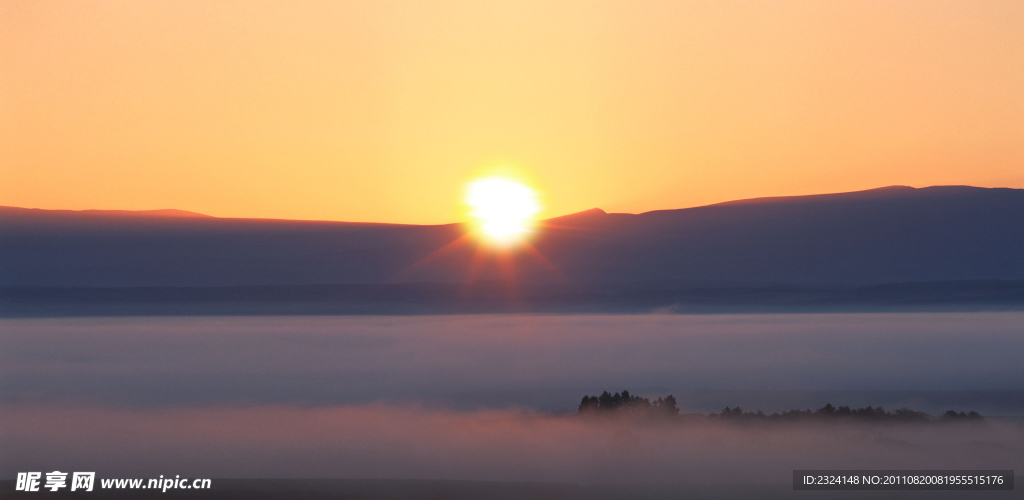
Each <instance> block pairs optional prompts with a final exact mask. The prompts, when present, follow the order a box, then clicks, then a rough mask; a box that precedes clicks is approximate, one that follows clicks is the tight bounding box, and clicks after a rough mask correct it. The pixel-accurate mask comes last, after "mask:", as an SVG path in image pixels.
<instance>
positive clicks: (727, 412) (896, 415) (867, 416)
mask: <svg viewBox="0 0 1024 500" xmlns="http://www.w3.org/2000/svg"><path fill="white" fill-rule="evenodd" d="M709 417H711V418H715V417H717V418H725V419H741V418H742V419H760V418H767V419H777V420H797V419H805V418H850V419H861V420H887V421H900V422H914V421H919V422H920V421H926V420H928V414H927V413H924V412H920V411H915V410H911V409H909V408H899V409H897V410H893V411H887V410H886V409H885V408H882V407H881V406H879V407H877V408H875V407H873V406H866V407H864V408H850V407H849V406H840V407H838V408H836V407H835V406H832V403H829V404H826V405H825V406H823V407H821V408H819V409H817V410H810V409H807V410H789V411H786V412H782V413H777V412H776V413H772V414H771V415H766V414H765V413H763V412H761V411H760V410H758V411H757V412H756V413H754V412H744V411H743V409H742V408H740V407H738V406H737V407H736V408H729V407H728V406H727V407H725V409H724V410H722V412H721V413H712V414H711V415H709Z"/></svg>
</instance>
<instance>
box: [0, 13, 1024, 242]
mask: <svg viewBox="0 0 1024 500" xmlns="http://www.w3.org/2000/svg"><path fill="white" fill-rule="evenodd" d="M1022 27H1024V2H1021V1H1020V0H1007V1H998V2H985V1H979V0H967V1H958V2H957V1H954V2H951V1H938V0H936V1H898V2H897V1H891V0H885V1H875V2H872V1H862V0H857V1H848V2H839V1H824V0H822V1H806V0H800V1H792V2H787V1H774V0H773V1H767V2H759V1H754V0H742V1H735V2H725V1H706V2H688V1H671V2H670V1H647V2H642V1H630V2H622V1H615V2H600V1H594V0H587V1H579V2H572V1H564V2H551V1H549V0H537V1H533V0H516V1H508V2H488V1H483V0H466V1H453V2H447V1H446V2H441V1H438V2H434V1H427V2H424V1H415V2H413V1H408V2H405V1H386V2H385V1H363V2H336V1H323V2H314V1H311V2H293V1H280V2H274V1H259V2H256V1H253V2H247V1H237V2H236V1H222V2H209V1H205V0H204V1H191V0H168V1H157V0H154V1H144V2H140V1H137V0H130V1H123V2H113V1H111V2H101V1H79V2H61V1H53V2H25V1H14V0H0V205H14V206H24V207H38V208H69V209H85V208H100V209H156V208H179V209H184V210H192V211H196V212H202V213H206V214H211V215H217V216H225V217H275V218H301V219H334V220H351V221H381V222H409V223H442V222H452V221H455V220H461V219H463V218H464V209H463V207H462V206H461V204H460V199H461V193H462V189H463V185H464V184H465V183H466V182H467V181H468V180H469V179H471V178H472V177H473V176H475V175H478V173H479V172H482V171H486V170H487V169H489V168H491V167H494V166H500V165H506V166H511V167H513V168H517V169H519V173H520V175H523V176H526V177H528V178H530V179H532V181H533V183H534V184H535V186H536V187H537V188H538V189H540V190H541V191H542V194H543V202H544V204H545V212H544V213H543V214H542V215H545V216H553V215H560V214H564V213H569V212H575V211H579V210H584V209H587V208H592V207H601V208H604V209H605V210H608V211H626V212H641V211H646V210H652V209H662V208H681V207H687V206H695V205H702V204H708V203H714V202H719V201H726V200H731V199H737V198H748V197H757V196H774V195H796V194H810V193H823V192H837V191H850V190H857V189H866V188H873V187H879V186H885V185H892V184H905V185H911V186H918V187H920V186H927V185H935V184H970V185H976V186H991V187H995V186H1007V187H1017V188H1024V28H1022Z"/></svg>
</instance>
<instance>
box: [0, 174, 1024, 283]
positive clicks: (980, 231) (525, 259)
mask: <svg viewBox="0 0 1024 500" xmlns="http://www.w3.org/2000/svg"><path fill="white" fill-rule="evenodd" d="M186 214H191V213H189V212H186ZM465 231H466V229H465V227H464V226H462V225H459V224H449V225H438V226H414V225H398V224H366V223H344V222H315V221H285V220H261V219H222V218H214V217H204V216H199V215H198V214H192V216H164V217H153V216H149V217H144V216H139V215H132V214H126V213H120V212H116V211H113V212H110V211H96V212H91V213H89V214H88V215H87V216H86V215H83V214H82V213H81V212H70V211H45V210H27V209H14V208H3V209H0V286H233V285H288V284H310V283H338V284H345V283H397V282H426V281H429V282H466V281H477V280H491V279H508V280H513V279H514V280H516V281H519V282H527V283H576V284H580V283H598V282H611V283H632V282H636V283H640V282H645V283H659V284H662V285H663V284H672V285H673V286H678V285H679V284H699V285H700V286H708V285H715V284H725V283H731V284H834V285H850V286H853V285H870V284H880V283H896V282H914V281H955V280H991V279H995V280H1020V279H1024V190H1021V189H987V188H974V187H967V186H939V187H930V188H923V189H914V188H909V187H900V186H894V187H888V188H881V189H874V190H869V191H859V192H854V193H841V194H829V195H815V196H796V197H784V198H760V199H753V200H740V201H734V202H728V203H721V204H717V205H710V206H704V207H697V208H688V209H681V210H659V211H654V212H647V213H643V214H638V215H632V214H608V213H605V212H603V211H601V210H597V209H594V210H588V211H586V212H581V213H578V214H573V215H568V216H564V217H559V218H555V219H550V220H548V221H546V222H545V224H544V227H541V228H539V229H538V233H537V234H536V235H535V237H534V238H533V240H532V246H533V247H534V248H535V250H536V251H527V250H526V249H518V250H515V251H495V250H493V249H490V248H486V247H478V245H477V244H476V243H475V242H473V241H472V240H469V239H463V240H460V241H458V242H456V240H458V239H459V238H460V237H461V236H463V234H464V233H465ZM453 242H456V243H454V244H453ZM662 285H659V286H662ZM638 286H639V285H638Z"/></svg>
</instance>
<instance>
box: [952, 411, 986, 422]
mask: <svg viewBox="0 0 1024 500" xmlns="http://www.w3.org/2000/svg"><path fill="white" fill-rule="evenodd" d="M981 418H982V417H981V415H980V414H978V412H976V411H972V412H968V413H964V412H960V413H957V412H955V411H953V410H949V411H947V412H946V413H943V414H942V419H943V420H981Z"/></svg>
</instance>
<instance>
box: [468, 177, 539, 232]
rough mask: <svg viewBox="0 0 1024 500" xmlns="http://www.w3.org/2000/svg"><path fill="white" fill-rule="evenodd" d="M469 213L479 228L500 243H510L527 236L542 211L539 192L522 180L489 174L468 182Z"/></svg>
mask: <svg viewBox="0 0 1024 500" xmlns="http://www.w3.org/2000/svg"><path fill="white" fill-rule="evenodd" d="M466 204H467V205H469V207H470V212H469V215H470V216H471V217H473V219H474V220H475V221H476V224H477V226H478V227H479V229H480V231H482V232H483V233H484V234H485V235H487V236H488V237H490V238H492V239H493V240H496V241H498V242H500V243H511V242H514V241H516V240H518V239H521V238H522V237H523V236H525V234H526V233H529V232H530V229H531V228H532V226H533V221H534V216H535V215H537V213H538V212H540V203H539V202H538V201H537V192H536V191H534V190H533V189H530V187H528V186H526V185H525V184H522V183H520V182H517V181H514V180H511V179H506V178H501V177H486V178H483V179H477V180H475V181H473V182H470V183H469V184H468V185H467V186H466Z"/></svg>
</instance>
